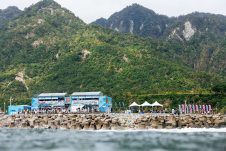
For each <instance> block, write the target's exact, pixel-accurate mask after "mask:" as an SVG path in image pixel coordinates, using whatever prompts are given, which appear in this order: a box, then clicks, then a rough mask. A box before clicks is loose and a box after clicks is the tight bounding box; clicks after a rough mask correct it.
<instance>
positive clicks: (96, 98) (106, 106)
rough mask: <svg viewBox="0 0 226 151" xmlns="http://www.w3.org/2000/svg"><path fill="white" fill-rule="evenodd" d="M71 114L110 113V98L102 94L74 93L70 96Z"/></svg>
mask: <svg viewBox="0 0 226 151" xmlns="http://www.w3.org/2000/svg"><path fill="white" fill-rule="evenodd" d="M70 110H71V112H111V111H112V98H111V97H109V96H104V95H103V93H102V92H74V93H72V95H71V108H70Z"/></svg>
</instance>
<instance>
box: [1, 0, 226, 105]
mask: <svg viewBox="0 0 226 151" xmlns="http://www.w3.org/2000/svg"><path fill="white" fill-rule="evenodd" d="M135 7H138V8H140V6H136V5H135ZM146 11H147V10H146ZM148 12H149V14H152V15H153V16H156V14H155V13H154V12H152V11H148ZM145 14H146V13H145V12H143V15H145ZM147 20H149V18H148V17H147ZM168 20H169V18H168V17H166V16H162V19H160V20H153V24H155V25H158V24H159V23H160V22H168ZM100 22H102V23H104V22H106V20H104V19H102V20H100ZM119 24H120V22H119ZM125 24H128V26H129V27H130V28H129V29H128V31H129V32H131V33H135V31H136V30H137V29H142V30H143V29H145V25H146V24H145V25H144V27H142V26H140V25H142V23H141V24H139V26H137V24H136V20H135V18H130V20H127V22H124V23H122V25H125ZM115 25H116V24H115ZM113 27H114V29H115V28H116V26H113V25H112V28H113ZM117 27H118V26H117ZM122 27H123V26H122ZM150 27H151V26H150ZM163 27H164V28H165V27H166V26H161V29H163ZM183 27H184V28H180V27H179V26H175V27H174V28H175V29H176V28H180V29H178V31H175V35H178V36H179V37H181V36H184V38H182V39H183V42H182V41H180V40H173V38H172V39H170V38H168V36H165V37H167V40H162V39H154V38H142V37H139V36H134V35H133V34H121V33H119V32H116V31H114V30H109V29H106V28H102V27H99V26H91V25H87V24H85V23H84V22H83V21H82V20H81V19H79V18H77V17H75V15H74V14H73V13H72V12H71V11H69V10H67V9H64V8H62V7H61V6H60V5H59V4H58V3H56V2H54V1H53V0H43V1H40V2H38V3H37V4H35V5H32V6H30V7H28V8H26V9H25V10H24V11H23V12H21V13H20V15H19V16H17V17H16V18H14V19H12V20H9V21H8V22H6V24H5V26H4V30H0V37H1V39H0V48H1V49H0V92H1V93H0V100H4V99H5V100H8V98H10V96H12V97H14V98H17V99H20V98H25V97H28V98H30V97H31V96H32V95H34V94H38V93H41V92H65V91H66V92H68V93H71V92H74V91H102V92H104V93H105V94H108V95H110V96H112V97H113V98H115V99H116V100H127V99H128V98H130V99H131V100H132V99H134V98H133V95H138V94H150V93H163V94H169V93H184V92H185V93H194V92H197V91H198V92H200V91H204V92H206V91H208V92H209V90H210V88H211V86H212V85H214V84H216V83H221V82H222V81H225V76H222V73H223V71H224V69H225V68H224V67H225V56H226V55H224V54H225V45H226V43H225V41H224V39H222V38H215V37H214V36H212V38H211V39H209V36H207V37H206V36H203V37H202V35H200V36H201V37H200V36H196V33H198V27H199V26H196V25H195V24H194V23H193V21H192V20H186V21H185V22H183ZM174 28H172V29H174ZM118 29H120V30H124V28H118ZM219 29H220V28H219ZM142 30H141V31H142ZM181 30H182V31H181ZM163 31H164V32H159V33H158V34H159V35H162V34H163V35H164V33H167V32H168V33H171V32H170V31H167V29H164V30H163ZM179 31H181V33H180V32H179ZM125 32H126V30H125ZM150 33H152V34H153V32H150ZM175 35H172V37H174V36H175ZM156 37H158V35H157V36H156ZM196 39H197V40H196ZM200 39H202V40H200ZM220 41H222V42H220ZM209 42H211V44H208V43H209ZM198 48H202V49H200V50H199V49H198ZM201 69H202V70H201ZM200 70H201V71H202V72H200ZM210 71H214V72H212V73H211V72H210ZM29 102H30V101H29ZM24 104H25V103H24ZM2 105H3V102H2V101H0V106H2Z"/></svg>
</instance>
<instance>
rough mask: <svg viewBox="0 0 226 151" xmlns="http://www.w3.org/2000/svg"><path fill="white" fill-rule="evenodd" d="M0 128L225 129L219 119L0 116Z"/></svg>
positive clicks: (186, 117)
mask: <svg viewBox="0 0 226 151" xmlns="http://www.w3.org/2000/svg"><path fill="white" fill-rule="evenodd" d="M0 127H8V128H49V129H75V130H127V129H163V128H166V129H173V128H204V127H205V128H221V127H226V117H225V116H223V115H219V114H218V115H193V116H191V115H183V116H175V115H162V116H153V115H148V114H147V115H138V114H134V115H128V114H40V115H37V114H28V115H13V116H7V115H5V116H3V117H1V118H0Z"/></svg>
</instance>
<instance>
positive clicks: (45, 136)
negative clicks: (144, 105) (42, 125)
mask: <svg viewBox="0 0 226 151" xmlns="http://www.w3.org/2000/svg"><path fill="white" fill-rule="evenodd" d="M165 150H169V151H182V150H183V151H190V150H194V151H226V129H173V130H148V131H132V130H131V131H75V130H49V129H0V151H165Z"/></svg>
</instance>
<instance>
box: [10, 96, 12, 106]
mask: <svg viewBox="0 0 226 151" xmlns="http://www.w3.org/2000/svg"><path fill="white" fill-rule="evenodd" d="M9 103H10V106H11V105H12V97H10V99H9Z"/></svg>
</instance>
